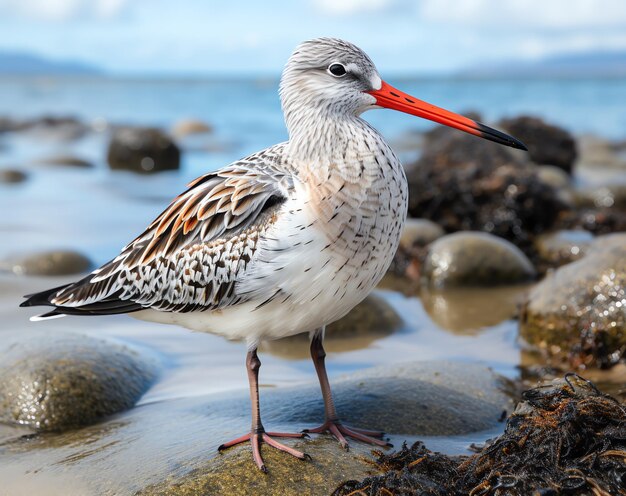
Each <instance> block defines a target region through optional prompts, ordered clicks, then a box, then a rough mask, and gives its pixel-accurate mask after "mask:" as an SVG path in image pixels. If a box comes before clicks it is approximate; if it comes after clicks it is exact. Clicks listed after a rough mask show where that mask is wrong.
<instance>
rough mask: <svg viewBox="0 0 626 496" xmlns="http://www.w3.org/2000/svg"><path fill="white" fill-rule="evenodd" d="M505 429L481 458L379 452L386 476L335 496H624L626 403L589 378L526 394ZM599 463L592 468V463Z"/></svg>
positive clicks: (421, 449) (418, 448)
mask: <svg viewBox="0 0 626 496" xmlns="http://www.w3.org/2000/svg"><path fill="white" fill-rule="evenodd" d="M522 397H523V400H524V401H523V402H521V403H520V404H519V405H518V407H517V408H516V410H515V412H514V413H513V415H511V417H510V418H509V420H508V421H507V426H506V430H505V432H504V433H503V434H502V435H501V436H498V437H497V438H496V439H493V440H490V441H487V442H486V444H485V446H484V448H482V449H481V450H480V452H479V453H477V454H474V455H471V456H467V455H462V456H448V455H444V454H441V453H435V452H432V451H430V450H428V449H427V448H426V446H425V445H424V443H422V442H417V443H415V444H414V445H413V446H411V447H410V448H409V447H407V446H406V445H405V446H403V447H402V449H401V450H399V451H398V452H396V453H392V454H387V453H379V454H378V460H377V463H378V467H379V468H380V469H381V470H384V471H385V474H384V475H380V476H375V477H369V478H366V479H365V480H363V481H358V480H350V481H348V482H346V483H344V484H343V485H342V486H341V487H340V488H338V489H337V491H335V492H334V493H333V495H334V496H350V495H356V494H368V495H372V496H374V495H375V496H390V495H391V496H394V495H407V494H432V495H448V494H450V495H459V496H460V495H466V494H473V495H478V494H485V495H487V494H494V495H496V494H507V495H526V494H533V495H556V494H572V495H577V496H586V495H589V494H602V495H608V494H620V493H622V492H623V488H624V480H623V479H624V473H625V472H626V456H625V455H626V441H625V439H626V413H625V410H624V407H623V405H621V404H620V403H619V402H618V401H616V400H615V399H614V398H612V397H610V396H608V395H605V394H602V393H601V392H600V391H599V390H598V389H597V388H596V387H595V386H594V385H593V384H591V383H589V382H588V381H586V380H585V379H583V378H581V377H578V376H573V375H567V376H565V379H564V380H559V381H556V382H554V383H552V384H544V385H541V386H539V387H537V388H535V389H531V390H528V391H525V392H524V393H523V395H522ZM590 460H593V463H590Z"/></svg>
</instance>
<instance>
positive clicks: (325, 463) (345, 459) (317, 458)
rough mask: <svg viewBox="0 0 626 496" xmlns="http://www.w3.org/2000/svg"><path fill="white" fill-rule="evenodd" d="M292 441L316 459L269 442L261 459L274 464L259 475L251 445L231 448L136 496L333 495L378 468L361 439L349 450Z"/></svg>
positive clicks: (328, 442)
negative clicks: (291, 453)
mask: <svg viewBox="0 0 626 496" xmlns="http://www.w3.org/2000/svg"><path fill="white" fill-rule="evenodd" d="M280 441H281V442H283V440H282V439H281V440H280ZM290 446H292V447H293V448H295V449H297V450H304V451H306V452H307V453H311V454H312V459H311V460H307V461H301V460H298V459H296V458H294V457H291V456H288V455H285V453H280V452H278V451H276V450H274V449H272V448H270V447H268V446H267V445H265V446H263V447H262V452H263V458H264V460H265V463H266V466H267V467H270V469H269V472H268V473H267V474H261V473H260V472H259V471H258V469H257V468H256V467H255V466H252V463H251V453H250V452H249V450H244V449H234V450H229V451H227V452H225V453H224V454H223V455H221V456H220V457H218V458H216V459H214V460H213V461H212V462H211V463H208V464H206V465H204V466H202V467H200V468H197V469H195V470H193V471H191V472H189V473H187V474H185V475H184V476H182V477H178V478H171V479H170V480H167V481H164V482H161V483H159V484H155V485H153V486H150V487H147V488H146V489H144V490H143V491H140V492H139V493H137V496H196V495H210V494H224V495H226V494H227V495H229V496H252V495H256V494H262V495H264V496H283V495H290V494H294V495H295V494H330V493H331V492H332V491H334V490H335V489H336V488H337V486H338V485H339V484H341V483H342V482H343V481H344V480H346V478H350V477H367V476H369V475H373V474H377V473H379V472H380V471H379V470H378V469H377V468H376V467H374V466H373V465H372V463H371V461H372V456H371V451H372V448H371V447H370V446H365V445H363V444H361V443H352V444H351V449H350V451H344V450H341V449H339V448H338V444H337V442H336V441H335V440H334V439H332V438H330V437H329V436H328V437H326V436H325V437H320V438H318V439H315V440H308V441H299V442H296V443H290Z"/></svg>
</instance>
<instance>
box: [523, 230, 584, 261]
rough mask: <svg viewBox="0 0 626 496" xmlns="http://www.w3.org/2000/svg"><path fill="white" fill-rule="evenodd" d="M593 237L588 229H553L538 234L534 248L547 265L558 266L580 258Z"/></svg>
mask: <svg viewBox="0 0 626 496" xmlns="http://www.w3.org/2000/svg"><path fill="white" fill-rule="evenodd" d="M593 239H594V236H593V234H592V233H590V232H589V231H583V230H572V231H555V232H551V233H546V234H542V235H540V236H538V237H537V239H536V240H535V248H536V250H537V254H538V256H539V258H540V260H541V261H542V262H543V263H544V264H545V265H546V266H547V267H560V266H561V265H565V264H568V263H570V262H573V261H575V260H578V259H579V258H582V257H583V256H584V255H585V253H587V249H588V248H589V247H590V246H591V243H592V242H593Z"/></svg>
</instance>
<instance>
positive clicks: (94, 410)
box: [0, 334, 155, 431]
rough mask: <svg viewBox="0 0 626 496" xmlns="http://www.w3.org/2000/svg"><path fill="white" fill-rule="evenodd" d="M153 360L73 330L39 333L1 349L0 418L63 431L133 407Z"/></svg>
mask: <svg viewBox="0 0 626 496" xmlns="http://www.w3.org/2000/svg"><path fill="white" fill-rule="evenodd" d="M154 378H155V369H154V367H153V365H151V364H148V363H146V361H145V360H143V359H142V358H141V357H140V356H139V355H138V354H137V353H136V352H134V351H131V350H130V349H128V348H126V347H124V346H119V345H116V344H112V343H108V342H106V341H101V340H98V339H93V338H89V337H85V336H80V335H74V334H63V335H58V334H57V335H54V336H50V335H37V336H36V337H35V336H33V337H31V338H30V339H26V340H23V341H19V342H17V343H13V344H11V345H9V346H8V347H6V348H4V349H3V351H2V352H0V421H3V422H7V423H15V424H20V425H26V426H29V427H31V428H33V429H35V430H38V431H63V430H67V429H70V428H74V427H80V426H83V425H88V424H92V423H94V422H96V421H97V420H98V419H100V418H101V417H104V416H106V415H112V414H114V413H118V412H121V411H123V410H126V409H128V408H131V407H132V406H133V405H134V404H135V403H136V402H137V400H138V399H139V398H140V397H141V396H142V395H143V393H144V392H145V391H146V390H147V389H148V387H149V386H150V384H151V383H152V382H153V380H154Z"/></svg>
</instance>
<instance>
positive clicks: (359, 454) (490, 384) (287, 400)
mask: <svg viewBox="0 0 626 496" xmlns="http://www.w3.org/2000/svg"><path fill="white" fill-rule="evenodd" d="M501 381H502V379H501V378H499V376H496V375H495V374H494V373H493V372H491V371H490V370H489V369H487V368H485V367H483V366H481V365H477V364H461V363H453V362H422V363H408V364H398V365H394V366H385V367H376V368H373V369H369V370H364V371H362V372H358V373H354V374H350V375H348V376H346V377H344V378H342V379H339V380H336V381H333V391H334V397H335V403H336V406H337V409H338V412H339V413H340V415H341V417H342V419H343V420H345V422H346V423H347V424H349V425H354V426H362V427H366V426H367V427H370V428H380V429H383V430H385V432H387V433H389V434H402V435H418V436H424V435H428V436H438V435H456V434H464V433H470V432H477V431H482V430H486V429H491V428H494V427H495V426H497V425H498V422H499V419H500V418H501V416H502V412H503V411H505V410H509V411H510V410H511V409H512V407H513V403H512V401H511V399H510V398H509V397H508V396H507V395H506V394H504V393H503V392H502V389H503V382H501ZM266 393H267V394H265V396H264V399H263V402H264V405H267V406H268V407H269V408H267V409H266V410H265V411H264V423H265V425H266V426H269V425H289V424H292V425H300V426H302V425H315V424H316V423H319V422H320V419H321V418H323V415H324V411H323V405H322V402H321V398H320V393H319V390H318V386H317V384H313V385H311V386H310V387H307V386H304V387H299V388H285V389H282V390H281V389H279V390H276V391H271V390H270V391H267V392H266ZM461 412H472V413H471V415H464V414H462V413H461ZM246 413H247V411H246ZM285 423H287V424H285ZM400 439H403V438H400ZM281 441H283V440H281ZM286 442H287V444H289V445H290V446H293V447H295V448H296V449H300V450H304V451H305V452H306V453H308V454H309V455H310V456H311V457H312V460H311V461H308V462H303V461H300V460H296V459H294V458H292V457H289V456H284V454H281V453H277V452H275V450H270V449H269V448H268V447H266V446H264V447H263V448H262V449H263V453H264V456H266V465H267V467H268V469H269V474H268V476H263V477H259V475H260V474H259V473H258V472H257V471H256V470H255V468H254V466H253V463H252V459H251V452H250V448H249V447H248V446H240V447H236V448H233V449H231V450H228V451H226V452H225V453H224V454H223V455H221V456H218V457H216V458H214V459H213V460H210V461H208V462H205V463H203V464H202V465H201V466H199V467H198V468H196V469H195V470H192V471H190V472H188V473H186V474H183V475H180V476H173V477H169V478H167V479H165V480H164V481H163V482H161V483H158V484H154V485H152V486H150V487H148V488H146V489H145V490H144V491H141V492H139V494H141V495H144V496H147V495H192V494H229V495H230V494H233V495H244V494H267V495H281V494H329V492H330V491H332V490H333V489H334V488H335V487H336V486H337V485H338V483H339V482H340V481H341V480H345V479H346V478H353V477H355V476H357V475H358V474H362V473H363V472H368V473H369V474H372V473H374V472H375V471H373V470H372V465H371V461H370V460H371V457H370V456H369V454H370V453H371V450H372V447H371V446H364V445H362V444H360V443H358V442H356V441H351V449H350V451H349V452H345V451H343V450H341V449H340V448H339V445H338V443H337V442H336V441H335V440H334V439H332V438H329V437H328V436H320V437H316V438H315V439H314V440H311V441H309V440H298V441H296V442H295V443H294V442H293V441H290V440H286ZM293 474H297V476H294V475H293ZM342 477H343V479H342Z"/></svg>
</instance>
